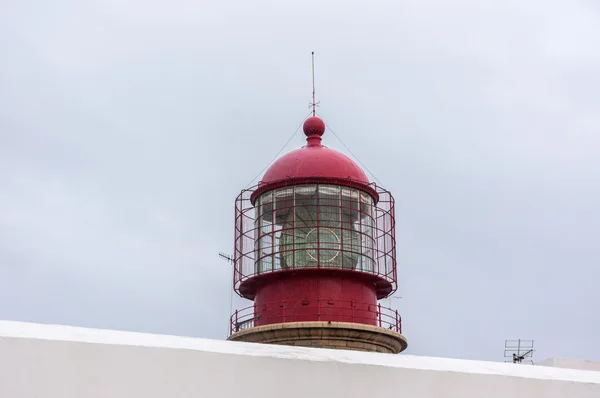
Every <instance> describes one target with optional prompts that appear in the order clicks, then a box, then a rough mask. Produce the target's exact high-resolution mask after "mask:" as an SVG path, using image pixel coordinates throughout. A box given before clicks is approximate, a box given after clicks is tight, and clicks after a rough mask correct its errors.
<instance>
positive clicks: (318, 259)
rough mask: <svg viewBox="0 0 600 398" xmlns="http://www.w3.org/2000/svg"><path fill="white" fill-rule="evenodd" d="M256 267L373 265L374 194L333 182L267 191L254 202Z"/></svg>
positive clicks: (362, 267) (369, 268)
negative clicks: (255, 203)
mask: <svg viewBox="0 0 600 398" xmlns="http://www.w3.org/2000/svg"><path fill="white" fill-rule="evenodd" d="M257 205H258V206H257V216H258V217H257V223H258V224H259V225H257V230H258V231H259V232H258V233H259V235H260V236H259V237H258V239H257V240H256V244H257V247H256V251H257V253H256V254H257V256H256V259H257V263H256V265H257V272H259V273H261V272H270V271H275V270H280V269H295V268H343V269H353V270H354V269H356V270H361V271H367V272H372V271H373V264H374V260H373V251H374V238H373V229H372V225H373V218H372V212H373V206H374V204H373V199H372V198H371V197H370V196H369V195H367V194H365V193H363V192H361V191H359V190H356V189H350V188H345V187H340V186H335V185H316V184H315V185H299V186H295V187H288V188H282V189H278V190H274V191H271V192H268V193H266V194H264V195H263V196H261V198H260V199H259V201H258V203H257Z"/></svg>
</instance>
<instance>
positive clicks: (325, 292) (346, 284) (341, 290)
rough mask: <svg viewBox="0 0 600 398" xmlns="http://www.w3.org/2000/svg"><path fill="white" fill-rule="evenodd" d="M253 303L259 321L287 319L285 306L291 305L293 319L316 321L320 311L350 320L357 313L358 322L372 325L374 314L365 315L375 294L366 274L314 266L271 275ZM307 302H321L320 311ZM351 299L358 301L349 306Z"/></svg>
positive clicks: (375, 303)
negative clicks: (364, 276) (316, 310)
mask: <svg viewBox="0 0 600 398" xmlns="http://www.w3.org/2000/svg"><path fill="white" fill-rule="evenodd" d="M319 300H321V301H319ZM254 303H255V304H256V308H257V311H256V312H257V314H258V315H260V316H262V319H261V320H260V322H258V323H257V324H260V325H266V324H268V323H281V322H286V321H287V322H289V320H286V319H288V318H286V315H287V313H286V309H287V308H293V309H294V315H295V320H296V321H297V322H300V321H318V320H319V319H318V318H316V316H317V315H319V314H323V313H324V314H327V315H329V316H330V318H331V319H329V320H335V321H339V322H353V319H352V316H354V315H355V314H359V315H358V316H359V318H361V322H359V323H367V324H371V325H374V324H375V323H374V322H375V318H374V317H371V318H369V316H368V315H369V314H368V310H369V307H372V306H375V305H377V296H376V293H375V288H374V286H373V284H372V283H369V279H368V278H363V277H361V275H358V276H357V275H355V274H354V273H353V272H335V271H329V270H327V269H317V270H312V271H308V270H304V271H303V272H295V273H280V274H277V275H274V276H273V278H270V280H269V281H268V282H266V283H262V284H261V286H260V289H258V292H257V293H256V297H255V299H254ZM283 303H286V306H285V307H283V306H282V304H283ZM311 303H313V304H314V303H325V304H324V308H323V310H322V311H319V312H317V313H315V312H314V308H312V307H311ZM352 303H359V304H356V305H354V306H351V305H352ZM349 309H352V311H348V310H349Z"/></svg>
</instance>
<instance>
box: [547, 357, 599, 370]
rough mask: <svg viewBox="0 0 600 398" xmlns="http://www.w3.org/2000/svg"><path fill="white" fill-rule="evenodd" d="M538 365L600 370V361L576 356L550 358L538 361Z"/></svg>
mask: <svg viewBox="0 0 600 398" xmlns="http://www.w3.org/2000/svg"><path fill="white" fill-rule="evenodd" d="M536 365H538V366H553V367H555V368H567V369H579V370H596V371H600V362H595V361H587V360H584V359H574V358H548V359H545V360H543V361H541V362H538V363H537V364H536Z"/></svg>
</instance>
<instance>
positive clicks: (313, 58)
mask: <svg viewBox="0 0 600 398" xmlns="http://www.w3.org/2000/svg"><path fill="white" fill-rule="evenodd" d="M312 86H313V92H312V104H311V106H312V114H313V117H314V116H315V115H316V114H317V110H316V107H317V102H316V101H315V52H314V51H313V52H312Z"/></svg>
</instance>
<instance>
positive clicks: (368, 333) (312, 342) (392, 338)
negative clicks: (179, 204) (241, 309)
mask: <svg viewBox="0 0 600 398" xmlns="http://www.w3.org/2000/svg"><path fill="white" fill-rule="evenodd" d="M228 340H233V341H245V342H249V343H264V344H280V345H290V346H303V347H321V348H334V349H342V350H353V351H371V352H384V353H390V354H398V353H400V352H402V351H404V350H405V349H406V347H407V342H406V338H404V336H402V335H401V334H400V333H397V332H395V331H392V330H388V329H384V328H381V327H377V326H371V325H363V324H358V323H347V322H288V323H277V324H273V325H265V326H256V327H253V328H249V329H245V330H241V331H239V332H237V333H235V334H233V335H231V336H229V338H228Z"/></svg>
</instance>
